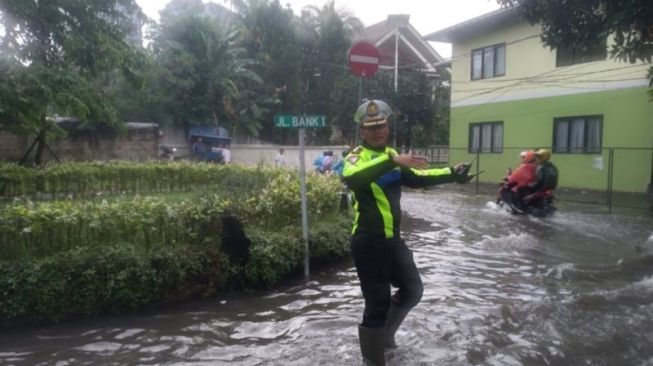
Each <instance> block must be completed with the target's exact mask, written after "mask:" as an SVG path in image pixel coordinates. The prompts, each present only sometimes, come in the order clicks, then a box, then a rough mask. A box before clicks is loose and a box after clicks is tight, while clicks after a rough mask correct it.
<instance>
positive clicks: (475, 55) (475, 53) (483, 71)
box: [472, 43, 506, 80]
mask: <svg viewBox="0 0 653 366" xmlns="http://www.w3.org/2000/svg"><path fill="white" fill-rule="evenodd" d="M505 74H506V44H505V43H502V44H497V45H493V46H487V47H483V48H477V49H475V50H472V80H479V79H489V78H493V77H497V76H503V75H505Z"/></svg>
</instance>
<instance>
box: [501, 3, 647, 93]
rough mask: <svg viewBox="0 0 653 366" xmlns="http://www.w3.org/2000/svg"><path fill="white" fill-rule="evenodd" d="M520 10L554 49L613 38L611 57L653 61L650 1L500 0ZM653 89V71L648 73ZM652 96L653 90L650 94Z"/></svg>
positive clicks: (584, 44) (575, 46) (577, 46)
mask: <svg viewBox="0 0 653 366" xmlns="http://www.w3.org/2000/svg"><path fill="white" fill-rule="evenodd" d="M497 2H498V3H499V4H501V5H503V6H511V7H517V9H518V10H519V12H520V13H521V14H522V15H523V16H524V17H525V18H526V19H527V20H528V21H529V22H531V23H532V24H535V23H540V24H541V25H542V30H543V33H542V41H543V42H544V43H545V44H546V45H548V46H550V47H552V48H559V47H571V48H581V49H582V48H583V47H586V46H587V45H589V44H592V43H593V42H596V41H597V40H599V39H605V38H606V36H612V37H611V38H610V39H611V42H612V43H611V47H610V55H611V56H612V57H613V58H615V59H619V60H624V61H628V62H631V63H634V62H636V61H643V62H646V63H651V60H652V59H653V1H651V0H630V1H613V0H570V1H565V2H562V3H561V2H560V1H558V0H497ZM649 77H650V78H651V86H653V67H651V68H650V69H649ZM649 94H651V96H653V89H652V90H650V91H649Z"/></svg>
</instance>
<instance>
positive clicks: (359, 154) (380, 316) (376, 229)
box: [343, 100, 470, 365]
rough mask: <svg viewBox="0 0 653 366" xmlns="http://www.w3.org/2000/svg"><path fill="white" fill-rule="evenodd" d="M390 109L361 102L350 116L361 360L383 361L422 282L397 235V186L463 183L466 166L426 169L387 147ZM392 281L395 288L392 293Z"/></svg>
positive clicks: (418, 159)
mask: <svg viewBox="0 0 653 366" xmlns="http://www.w3.org/2000/svg"><path fill="white" fill-rule="evenodd" d="M391 113H392V110H391V109H390V107H389V106H388V105H387V104H386V103H384V102H383V101H380V100H370V101H367V102H365V103H363V104H362V105H361V106H360V107H358V110H357V111H356V114H355V116H354V121H355V122H357V123H359V127H360V132H361V137H362V140H363V143H362V145H361V146H358V147H357V148H355V149H354V150H352V152H351V153H350V154H349V155H348V156H347V157H346V159H345V167H344V170H343V179H344V181H345V183H346V184H347V186H348V187H349V188H350V189H351V191H352V192H353V195H354V199H355V204H354V210H355V219H354V226H353V230H352V239H351V253H352V256H353V258H354V263H355V265H356V270H357V272H358V278H359V280H360V285H361V290H362V292H363V297H364V298H365V310H364V313H363V322H362V323H361V324H360V325H359V327H358V337H359V341H360V348H361V353H362V356H363V359H364V360H365V361H366V362H368V363H371V364H373V365H384V364H385V355H384V351H385V348H394V347H396V344H395V341H394V335H395V332H396V331H397V329H398V328H399V325H400V324H401V323H402V322H403V320H404V318H405V317H406V315H407V314H408V312H409V311H410V309H411V308H413V307H414V306H415V305H417V303H418V302H419V301H420V299H421V298H422V292H423V286H422V280H421V278H420V276H419V273H418V271H417V267H416V266H415V262H414V260H413V253H412V252H411V250H410V249H408V247H407V246H406V244H405V242H404V241H403V240H402V239H401V236H400V227H399V226H400V220H401V208H400V206H399V201H400V197H401V186H402V185H405V186H408V187H425V186H430V185H435V184H440V183H448V182H459V183H464V182H467V181H468V180H469V179H470V176H469V168H470V164H467V163H463V164H459V165H457V166H456V167H446V168H442V169H429V168H428V165H427V161H426V158H425V157H422V156H417V155H413V154H398V153H397V152H396V151H395V150H394V149H392V148H391V147H388V146H386V144H387V141H388V135H389V127H388V117H389V116H390V114H391ZM391 285H392V286H395V287H396V288H397V291H396V292H395V293H394V295H392V296H391Z"/></svg>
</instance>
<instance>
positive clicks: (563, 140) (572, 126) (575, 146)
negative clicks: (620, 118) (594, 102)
mask: <svg viewBox="0 0 653 366" xmlns="http://www.w3.org/2000/svg"><path fill="white" fill-rule="evenodd" d="M602 133H603V116H600V115H597V116H576V117H559V118H555V119H554V120H553V152H556V153H570V154H588V153H600V152H601V147H602V145H601V140H602Z"/></svg>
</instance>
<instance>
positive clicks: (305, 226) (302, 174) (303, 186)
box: [299, 128, 310, 280]
mask: <svg viewBox="0 0 653 366" xmlns="http://www.w3.org/2000/svg"><path fill="white" fill-rule="evenodd" d="M304 134H305V129H304V128H300V129H299V182H300V183H299V184H300V189H301V200H302V237H303V239H304V277H305V278H306V280H308V278H309V267H308V263H309V257H310V252H309V248H308V208H307V205H306V168H305V162H304Z"/></svg>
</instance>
